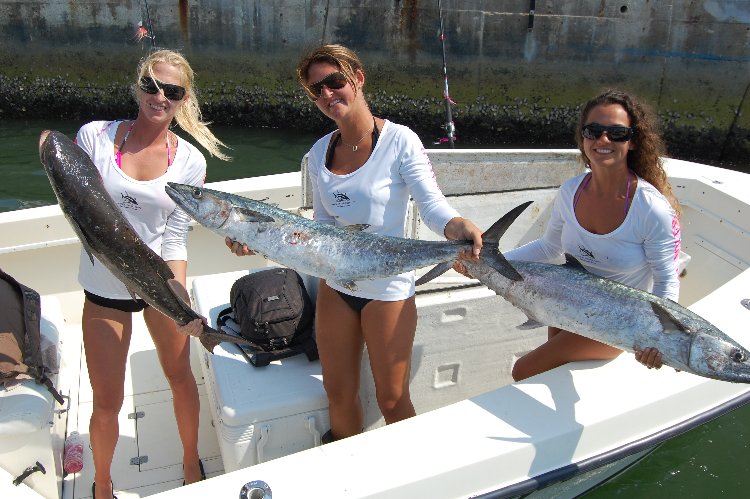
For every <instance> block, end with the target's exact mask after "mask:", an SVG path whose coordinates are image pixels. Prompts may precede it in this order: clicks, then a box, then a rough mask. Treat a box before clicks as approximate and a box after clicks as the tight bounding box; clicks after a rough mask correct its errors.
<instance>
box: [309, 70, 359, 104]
mask: <svg viewBox="0 0 750 499" xmlns="http://www.w3.org/2000/svg"><path fill="white" fill-rule="evenodd" d="M347 83H349V80H347V79H346V75H345V74H344V73H342V72H341V71H336V72H335V73H331V74H329V75H328V76H326V77H325V78H323V79H322V80H320V81H318V82H315V83H311V84H310V85H305V90H307V94H308V97H310V100H313V101H315V100H318V98H319V97H320V94H321V93H322V92H323V87H324V86H325V87H327V88H329V89H331V90H338V89H340V88H344V87H345V86H346V84H347Z"/></svg>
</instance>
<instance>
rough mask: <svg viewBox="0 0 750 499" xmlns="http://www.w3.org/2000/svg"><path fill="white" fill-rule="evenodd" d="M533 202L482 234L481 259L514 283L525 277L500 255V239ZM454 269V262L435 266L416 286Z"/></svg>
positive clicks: (519, 206) (525, 204)
mask: <svg viewBox="0 0 750 499" xmlns="http://www.w3.org/2000/svg"><path fill="white" fill-rule="evenodd" d="M532 202H533V201H526V202H525V203H523V204H520V205H518V206H516V207H515V208H513V209H512V210H510V211H509V212H508V213H506V214H505V215H503V216H502V217H501V218H500V220H498V221H497V222H495V223H494V224H492V227H490V228H489V229H487V230H486V231H485V232H484V234H482V243H483V246H482V253H481V254H480V256H479V257H480V258H481V259H482V260H484V261H485V262H487V264H488V265H489V266H490V267H492V268H493V269H495V270H497V271H498V272H500V274H502V275H503V276H505V277H507V278H508V279H510V280H512V281H522V280H523V277H522V276H521V274H519V273H518V271H517V270H516V269H514V268H513V266H512V265H511V264H510V263H508V260H506V259H505V257H504V256H503V254H502V253H500V250H499V249H498V244H499V243H500V238H501V237H503V234H505V231H506V230H508V227H510V226H511V224H512V223H513V222H515V221H516V218H518V215H520V214H521V213H523V211H524V210H525V209H526V208H528V207H529V205H530V204H531V203H532ZM452 267H453V262H452V261H451V262H443V263H439V264H437V265H435V266H434V267H433V268H432V269H431V270H429V271H428V272H427V273H426V274H424V275H423V276H422V277H420V278H419V279H417V281H416V282H415V285H417V286H419V285H420V284H424V283H426V282H430V281H431V280H433V279H435V278H436V277H438V276H440V275H442V274H444V273H445V272H447V271H448V270H449V269H451V268H452Z"/></svg>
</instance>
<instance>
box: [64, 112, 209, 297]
mask: <svg viewBox="0 0 750 499" xmlns="http://www.w3.org/2000/svg"><path fill="white" fill-rule="evenodd" d="M119 124H120V121H94V122H91V123H88V124H86V125H84V126H82V127H81V129H80V130H79V131H78V135H77V136H76V143H77V144H78V145H79V146H80V147H81V148H82V149H83V150H84V151H86V153H87V154H88V155H89V156H90V157H91V159H92V161H93V162H94V164H95V165H96V167H97V168H98V169H99V173H100V174H101V176H102V180H103V181H104V187H105V188H106V189H107V192H108V193H109V195H110V196H111V197H112V199H113V201H114V202H115V204H116V205H117V206H118V207H119V208H120V210H121V211H122V214H123V215H124V216H125V218H127V219H128V221H129V222H130V224H131V225H132V226H133V228H134V229H135V231H136V233H137V234H138V235H139V236H140V237H141V239H143V241H144V242H145V243H146V244H147V245H148V247H149V248H151V249H152V250H154V251H155V252H156V254H157V255H160V256H161V257H162V258H163V259H164V260H165V261H168V260H187V231H188V224H189V222H190V216H189V215H188V214H187V213H185V212H184V211H183V210H182V209H181V208H179V207H178V206H177V205H176V204H175V202H174V201H172V199H171V198H170V197H169V196H168V195H167V193H166V192H165V191H164V187H165V185H166V184H167V182H178V183H182V184H190V185H195V186H202V185H203V181H204V179H205V177H206V158H205V157H204V156H203V154H202V153H201V152H200V151H199V150H198V149H197V148H196V147H195V146H193V145H192V144H190V143H189V142H188V141H186V140H182V139H179V138H178V144H177V147H176V149H175V152H174V159H173V160H172V164H171V165H170V166H169V168H167V159H166V158H167V156H166V153H165V154H164V168H165V169H166V172H165V173H164V174H163V175H162V176H160V177H158V178H155V179H153V180H146V181H140V180H135V179H133V178H130V177H129V176H128V175H126V174H125V173H124V172H123V171H122V170H121V169H120V167H119V166H117V163H116V162H115V152H114V139H115V133H116V132H117V127H118V125H119ZM78 281H79V282H80V284H81V286H83V288H84V289H85V290H87V291H89V292H91V293H93V294H95V295H99V296H101V297H104V298H111V299H118V300H120V299H123V300H124V299H130V298H131V295H130V293H129V292H128V290H127V289H126V288H125V286H124V285H123V284H122V283H121V282H120V281H119V279H117V278H116V277H115V276H114V275H112V273H111V272H110V271H109V270H107V268H106V267H105V266H104V265H102V264H101V263H100V262H99V261H98V260H97V259H96V258H94V265H92V264H91V260H90V259H89V256H88V254H87V253H86V251H85V250H83V249H82V250H81V257H80V264H79V267H78Z"/></svg>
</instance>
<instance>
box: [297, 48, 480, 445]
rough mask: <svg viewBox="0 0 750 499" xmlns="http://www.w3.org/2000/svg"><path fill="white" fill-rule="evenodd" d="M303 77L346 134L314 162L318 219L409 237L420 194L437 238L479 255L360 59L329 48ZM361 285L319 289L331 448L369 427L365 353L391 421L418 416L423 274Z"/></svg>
mask: <svg viewBox="0 0 750 499" xmlns="http://www.w3.org/2000/svg"><path fill="white" fill-rule="evenodd" d="M297 76H298V79H299V82H300V84H301V85H302V86H303V88H304V89H305V91H306V93H307V95H308V97H309V98H310V100H312V101H313V102H315V105H316V106H317V107H318V109H319V110H320V111H321V112H322V113H323V114H324V115H325V116H327V117H329V118H330V119H332V120H333V121H335V122H336V125H337V127H338V129H337V130H336V131H334V132H332V133H330V134H328V135H326V136H325V137H323V138H321V139H320V140H319V141H318V142H317V143H316V144H315V145H314V146H313V147H312V149H311V150H310V154H309V156H308V168H309V172H310V178H311V180H312V184H313V185H312V186H313V193H314V197H313V211H314V217H315V219H316V220H319V221H324V222H328V223H332V224H336V225H351V224H368V225H369V228H368V229H367V230H368V231H371V232H375V233H378V234H387V235H392V236H401V237H403V236H404V233H405V225H406V214H407V206H408V201H409V196H411V197H413V198H414V200H415V202H416V203H417V205H418V207H419V210H420V214H421V215H422V218H423V219H424V220H425V222H426V224H427V225H428V226H429V227H430V228H431V229H432V230H433V231H435V232H437V233H439V234H444V235H445V237H447V238H448V239H465V240H473V241H474V248H473V255H465V256H467V257H472V256H473V257H474V258H476V257H478V255H479V251H480V248H481V245H482V239H481V231H480V230H479V229H478V228H477V227H476V226H475V225H474V224H473V223H471V222H470V221H468V220H466V219H464V218H462V217H460V216H459V214H458V213H457V212H456V211H455V210H454V209H452V208H451V207H450V206H449V205H448V203H447V201H446V199H445V197H444V196H443V194H442V193H441V192H440V189H439V188H438V185H437V182H436V180H435V175H434V173H433V171H432V166H431V164H430V161H429V158H428V157H427V154H426V153H425V150H424V147H423V146H422V143H421V141H420V140H419V138H418V137H417V135H416V134H415V133H414V132H412V131H411V130H409V129H408V128H406V127H404V126H401V125H397V124H395V123H393V122H390V121H387V120H383V119H381V118H376V117H374V116H373V115H372V113H371V112H370V109H369V107H368V105H367V102H366V100H365V97H364V95H363V86H364V84H365V73H364V68H363V66H362V63H361V62H360V60H359V58H358V57H357V56H356V54H354V53H353V52H352V51H351V50H349V49H347V48H346V47H342V46H340V45H324V46H322V47H319V48H317V49H315V50H313V51H312V52H310V53H309V54H308V55H306V56H305V57H304V58H303V59H302V60H301V61H300V63H299V64H298V66H297ZM352 250H354V248H352ZM357 286H358V289H357V290H355V291H351V290H348V289H344V288H341V287H340V286H337V285H336V284H335V283H331V282H321V284H320V288H319V291H318V298H317V308H316V334H317V341H318V349H319V352H320V360H321V365H322V367H323V385H324V387H325V389H326V393H327V395H328V401H329V414H330V419H331V431H330V432H328V433H327V434H326V436H325V438H324V441H330V440H335V439H339V438H345V437H349V436H351V435H354V434H356V433H359V432H361V431H362V429H363V428H362V425H363V410H362V405H361V402H360V400H359V373H360V365H361V362H362V354H363V347H364V345H367V352H368V355H369V360H370V366H371V368H372V373H373V377H374V380H375V387H376V394H377V402H378V407H379V408H380V411H381V412H382V414H383V416H384V418H385V421H386V423H393V422H396V421H400V420H402V419H405V418H408V417H411V416H413V415H414V414H415V413H414V407H413V405H412V403H411V398H410V396H409V374H410V369H411V354H412V345H413V342H414V334H415V332H416V324H417V311H416V305H415V301H414V273H413V272H408V273H405V274H400V275H397V276H394V277H392V278H387V279H377V280H373V281H360V282H358V283H357Z"/></svg>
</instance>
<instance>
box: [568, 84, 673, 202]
mask: <svg viewBox="0 0 750 499" xmlns="http://www.w3.org/2000/svg"><path fill="white" fill-rule="evenodd" d="M607 104H619V105H620V106H622V108H623V109H625V112H627V113H628V117H629V118H630V127H631V128H632V129H633V138H632V139H631V141H632V142H633V145H634V147H633V149H631V150H630V151H628V156H627V161H628V168H630V169H631V170H633V171H634V172H635V173H636V175H638V176H639V177H641V178H642V179H644V180H645V181H646V182H648V183H649V184H651V185H653V186H654V187H656V189H657V190H658V191H659V192H661V193H662V195H663V196H664V197H666V198H667V200H668V201H669V203H670V204H671V205H672V207H673V208H674V210H675V211H676V212H677V214H678V215H679V214H680V204H679V202H678V201H677V198H676V197H675V195H674V192H673V191H672V184H670V183H669V179H668V178H667V172H666V171H665V170H664V164H663V160H662V157H664V156H666V153H667V148H666V145H665V144H664V139H663V138H662V135H661V130H660V129H659V125H658V122H657V121H656V116H655V114H654V112H653V111H652V110H651V108H650V107H649V106H648V105H646V104H644V103H642V102H640V101H638V100H637V99H636V98H635V97H633V96H631V95H628V94H627V93H625V92H623V91H620V90H612V89H610V90H605V91H604V92H602V93H601V94H599V95H597V96H596V97H594V98H593V99H591V100H590V101H588V102H587V103H586V105H585V106H584V108H583V110H582V111H581V115H580V117H579V119H578V125H577V127H576V136H575V139H576V144H577V145H578V149H579V150H580V151H581V161H582V162H583V164H584V166H586V167H587V168H589V167H590V164H591V160H590V159H589V158H588V157H587V156H586V152H585V151H584V149H583V135H582V130H583V125H585V124H586V122H587V119H588V116H589V113H590V112H591V110H592V109H594V108H595V107H596V106H601V105H607Z"/></svg>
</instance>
